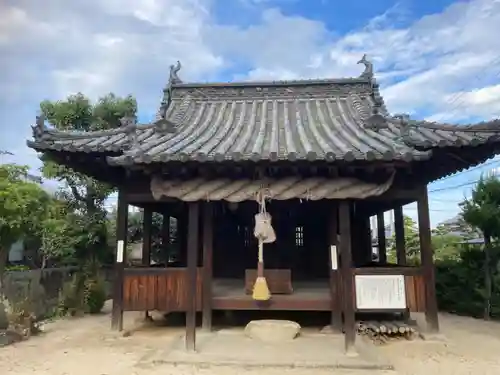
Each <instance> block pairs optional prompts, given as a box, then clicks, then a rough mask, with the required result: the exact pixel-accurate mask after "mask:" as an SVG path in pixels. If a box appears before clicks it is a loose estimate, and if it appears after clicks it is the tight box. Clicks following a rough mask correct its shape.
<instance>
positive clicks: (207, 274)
mask: <svg viewBox="0 0 500 375" xmlns="http://www.w3.org/2000/svg"><path fill="white" fill-rule="evenodd" d="M202 228H203V277H202V280H203V291H202V296H203V312H202V314H203V318H202V328H203V329H204V330H207V331H211V330H212V276H213V269H212V267H213V241H214V240H213V239H214V237H213V203H212V202H206V203H204V205H203V225H202Z"/></svg>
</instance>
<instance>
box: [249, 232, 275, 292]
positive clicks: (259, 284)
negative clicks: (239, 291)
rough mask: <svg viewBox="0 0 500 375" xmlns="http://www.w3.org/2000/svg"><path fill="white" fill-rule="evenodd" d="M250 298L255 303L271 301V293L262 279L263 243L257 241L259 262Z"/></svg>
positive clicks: (263, 278)
mask: <svg viewBox="0 0 500 375" xmlns="http://www.w3.org/2000/svg"><path fill="white" fill-rule="evenodd" d="M252 298H253V299H254V300H256V301H268V300H269V299H271V292H270V291H269V287H268V286H267V281H266V278H265V277H264V243H263V242H262V240H261V239H259V261H258V263H257V278H256V279H255V284H254V286H253V294H252Z"/></svg>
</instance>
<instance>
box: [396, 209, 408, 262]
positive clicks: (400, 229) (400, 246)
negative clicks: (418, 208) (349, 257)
mask: <svg viewBox="0 0 500 375" xmlns="http://www.w3.org/2000/svg"><path fill="white" fill-rule="evenodd" d="M394 232H395V237H396V257H397V260H398V264H399V265H401V266H405V265H406V263H407V262H406V243H405V223H404V216H403V206H399V207H396V208H395V209H394Z"/></svg>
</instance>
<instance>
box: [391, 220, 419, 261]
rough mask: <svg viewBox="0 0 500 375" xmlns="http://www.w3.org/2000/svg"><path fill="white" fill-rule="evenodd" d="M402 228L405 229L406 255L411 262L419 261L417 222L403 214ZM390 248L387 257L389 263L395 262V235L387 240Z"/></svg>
mask: <svg viewBox="0 0 500 375" xmlns="http://www.w3.org/2000/svg"><path fill="white" fill-rule="evenodd" d="M403 222H404V229H405V249H406V257H407V259H408V260H409V261H410V262H412V263H415V262H418V261H419V254H420V239H419V236H418V228H417V223H416V222H415V221H414V220H413V219H412V218H411V217H409V216H406V215H405V216H403ZM389 244H390V246H391V247H390V248H389V253H388V258H389V261H390V262H391V263H395V262H396V247H395V246H396V238H395V235H393V236H392V238H391V239H390V241H389Z"/></svg>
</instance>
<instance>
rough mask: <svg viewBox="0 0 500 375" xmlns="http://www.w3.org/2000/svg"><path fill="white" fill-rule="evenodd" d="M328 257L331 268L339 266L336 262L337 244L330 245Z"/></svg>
mask: <svg viewBox="0 0 500 375" xmlns="http://www.w3.org/2000/svg"><path fill="white" fill-rule="evenodd" d="M330 259H331V260H332V270H334V271H335V270H337V269H338V268H339V266H338V264H337V262H338V261H337V246H335V245H331V246H330Z"/></svg>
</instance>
